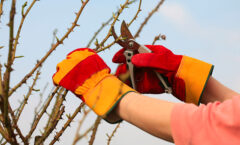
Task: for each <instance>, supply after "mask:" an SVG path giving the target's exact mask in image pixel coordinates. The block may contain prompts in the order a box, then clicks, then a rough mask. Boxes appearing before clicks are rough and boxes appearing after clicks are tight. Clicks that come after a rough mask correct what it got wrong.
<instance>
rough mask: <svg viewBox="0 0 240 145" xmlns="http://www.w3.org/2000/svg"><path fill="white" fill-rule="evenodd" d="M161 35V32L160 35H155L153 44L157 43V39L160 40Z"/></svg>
mask: <svg viewBox="0 0 240 145" xmlns="http://www.w3.org/2000/svg"><path fill="white" fill-rule="evenodd" d="M160 36H161V34H159V35H157V36H155V37H154V40H153V42H152V45H154V44H155V43H156V41H158V40H160Z"/></svg>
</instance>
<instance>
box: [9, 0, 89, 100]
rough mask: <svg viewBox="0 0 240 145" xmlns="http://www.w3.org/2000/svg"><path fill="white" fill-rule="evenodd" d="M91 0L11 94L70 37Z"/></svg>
mask: <svg viewBox="0 0 240 145" xmlns="http://www.w3.org/2000/svg"><path fill="white" fill-rule="evenodd" d="M88 2H89V0H85V1H83V2H82V6H81V8H80V9H79V11H78V12H77V13H76V18H75V20H74V22H73V23H72V26H71V27H70V28H69V29H68V31H67V32H66V33H65V34H64V35H63V37H62V38H61V39H57V42H56V43H55V44H54V45H53V46H52V47H51V49H50V50H49V51H48V52H47V53H46V54H45V55H44V56H43V57H42V58H41V60H40V61H38V62H37V64H36V65H35V66H34V68H33V69H32V70H31V71H30V72H29V73H27V74H26V75H25V76H24V77H23V79H22V80H21V81H20V82H19V83H18V84H17V85H16V86H14V87H13V88H12V89H11V90H10V92H9V96H11V95H12V93H13V92H15V91H16V89H18V88H19V87H20V86H21V85H22V84H23V83H25V82H26V81H27V80H28V79H29V77H30V76H31V75H32V74H33V73H34V72H35V71H36V70H37V68H38V67H40V66H41V65H42V63H43V62H45V60H46V59H47V58H48V57H49V55H50V54H51V53H52V52H53V51H54V50H55V49H56V48H57V47H58V46H59V45H60V44H63V41H64V40H65V39H66V38H68V36H69V35H70V33H71V32H73V30H74V28H75V27H77V26H79V25H78V24H77V22H78V19H79V17H80V15H81V14H82V12H83V10H84V8H85V6H86V5H87V3H88Z"/></svg>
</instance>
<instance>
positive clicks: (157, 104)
mask: <svg viewBox="0 0 240 145" xmlns="http://www.w3.org/2000/svg"><path fill="white" fill-rule="evenodd" d="M236 95H239V94H238V93H236V92H234V91H233V90H231V89H229V88H227V87H225V86H223V85H222V84H221V83H219V82H218V81H217V80H215V79H214V78H213V77H210V79H209V81H208V84H207V86H206V89H205V91H204V93H203V97H202V101H201V102H202V103H204V104H207V103H208V102H214V101H220V102H223V101H224V100H227V99H231V98H232V97H233V96H236ZM174 105H176V103H172V102H168V101H164V100H160V99H155V98H151V97H147V96H144V95H141V94H138V93H133V92H132V93H128V94H127V95H126V96H125V97H123V99H122V100H121V101H120V102H119V104H118V106H117V107H116V110H115V112H116V113H117V114H118V115H119V116H120V117H121V118H122V119H123V120H125V121H127V122H129V123H131V124H133V125H135V126H137V127H139V128H140V129H142V130H144V131H146V132H148V133H150V134H152V135H154V136H156V137H159V138H161V139H164V140H167V141H170V142H173V137H172V133H171V112H172V109H173V107H174Z"/></svg>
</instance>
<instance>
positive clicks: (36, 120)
mask: <svg viewBox="0 0 240 145" xmlns="http://www.w3.org/2000/svg"><path fill="white" fill-rule="evenodd" d="M58 89H59V87H56V88H55V90H54V91H53V93H52V95H51V96H50V97H49V98H48V101H47V102H46V104H45V105H44V107H43V109H42V111H41V112H40V114H39V115H38V116H37V118H36V119H35V120H34V122H33V125H32V127H31V129H30V131H29V133H28V135H27V136H26V140H27V141H28V140H29V138H30V137H31V135H32V133H33V132H34V130H35V129H36V127H37V125H38V122H39V120H40V119H41V118H42V116H43V114H44V113H45V112H46V110H47V108H48V106H49V104H50V102H51V101H52V98H53V97H54V95H55V94H56V92H57V90H58Z"/></svg>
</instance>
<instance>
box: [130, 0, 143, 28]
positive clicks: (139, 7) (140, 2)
mask: <svg viewBox="0 0 240 145" xmlns="http://www.w3.org/2000/svg"><path fill="white" fill-rule="evenodd" d="M141 5H142V0H140V1H139V5H138V10H137V13H136V14H135V16H134V17H133V19H132V20H131V22H130V23H129V24H128V26H130V25H131V24H132V23H133V21H135V20H136V19H137V16H138V14H139V13H140V11H141Z"/></svg>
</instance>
